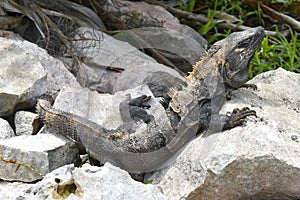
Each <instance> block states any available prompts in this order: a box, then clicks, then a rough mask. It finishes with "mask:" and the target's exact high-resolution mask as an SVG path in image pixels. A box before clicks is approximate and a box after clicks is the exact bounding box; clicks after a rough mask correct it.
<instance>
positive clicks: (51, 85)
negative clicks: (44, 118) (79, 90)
mask: <svg viewBox="0 0 300 200" xmlns="http://www.w3.org/2000/svg"><path fill="white" fill-rule="evenodd" d="M10 42H11V43H13V44H15V45H17V46H18V47H20V48H22V49H24V50H26V51H27V52H30V53H31V54H32V55H34V56H35V58H36V59H38V61H39V62H40V63H41V64H42V66H43V67H44V69H45V72H46V73H47V92H48V93H49V94H51V95H56V94H57V92H58V91H59V90H60V89H61V88H62V87H80V84H79V83H78V82H77V81H76V78H75V77H74V76H73V74H72V73H71V72H69V71H68V70H67V69H66V67H65V65H64V63H63V62H62V61H61V60H59V59H57V58H53V57H51V56H50V55H49V54H48V53H47V51H46V50H45V49H42V48H40V47H38V46H37V45H36V44H33V43H30V42H28V41H26V40H25V41H21V40H10Z"/></svg>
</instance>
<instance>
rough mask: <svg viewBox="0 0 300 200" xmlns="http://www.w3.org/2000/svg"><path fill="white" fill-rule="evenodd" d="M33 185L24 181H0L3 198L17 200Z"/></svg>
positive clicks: (0, 192)
mask: <svg viewBox="0 0 300 200" xmlns="http://www.w3.org/2000/svg"><path fill="white" fill-rule="evenodd" d="M32 185H33V184H29V183H22V182H5V181H0V197H1V199H7V200H16V199H17V198H20V196H21V194H23V192H24V191H25V190H26V189H28V188H30V187H31V186H32ZM32 200H33V199H32Z"/></svg>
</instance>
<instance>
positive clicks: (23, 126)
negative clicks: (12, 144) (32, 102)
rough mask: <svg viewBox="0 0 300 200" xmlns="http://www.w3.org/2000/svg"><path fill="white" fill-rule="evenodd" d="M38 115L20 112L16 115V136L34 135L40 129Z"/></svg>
mask: <svg viewBox="0 0 300 200" xmlns="http://www.w3.org/2000/svg"><path fill="white" fill-rule="evenodd" d="M37 118H38V115H37V114H35V113H32V112H27V111H18V112H16V114H15V126H16V135H17V136H18V135H33V134H35V133H37V129H38V121H37Z"/></svg>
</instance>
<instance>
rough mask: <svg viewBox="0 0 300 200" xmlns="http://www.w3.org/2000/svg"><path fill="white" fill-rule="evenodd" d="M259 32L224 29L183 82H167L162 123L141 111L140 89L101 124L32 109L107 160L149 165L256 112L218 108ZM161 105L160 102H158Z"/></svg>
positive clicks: (131, 166)
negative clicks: (108, 123)
mask: <svg viewBox="0 0 300 200" xmlns="http://www.w3.org/2000/svg"><path fill="white" fill-rule="evenodd" d="M263 37H264V29H263V28H262V27H257V28H252V29H249V30H246V31H242V32H236V33H232V34H230V35H229V36H228V37H227V38H225V39H223V40H221V41H218V42H216V43H215V44H214V45H213V46H212V47H211V48H210V50H209V51H208V52H207V54H206V55H205V56H204V57H203V58H202V59H201V60H200V61H199V62H198V63H196V64H195V65H194V67H193V71H192V72H191V73H190V75H189V76H187V77H186V83H187V86H186V87H183V88H182V89H181V90H177V89H175V88H172V89H171V90H170V92H169V97H170V99H166V100H165V101H164V105H165V109H163V111H164V112H166V114H167V119H166V121H165V123H161V122H159V121H157V120H156V118H155V117H154V114H153V113H152V114H151V113H149V112H147V111H148V108H149V106H148V105H147V104H146V103H147V101H149V99H150V97H148V96H146V95H142V96H141V97H138V98H133V99H130V98H128V99H127V100H126V101H124V102H123V103H121V105H120V111H121V113H122V115H123V118H124V124H123V125H122V126H120V127H119V128H117V129H116V130H107V129H105V128H104V127H102V126H100V125H99V124H97V123H94V122H92V121H90V120H88V119H85V118H82V117H79V116H76V115H73V114H71V113H66V112H62V111H59V110H55V109H53V108H52V107H51V106H50V105H48V104H47V102H45V101H39V103H38V105H37V111H38V113H39V115H40V117H41V118H42V119H43V120H44V123H45V125H46V127H49V128H51V129H53V130H54V131H56V132H59V133H61V134H64V135H66V136H67V137H69V138H71V139H73V140H75V141H76V142H78V143H79V144H81V145H82V146H83V147H84V148H85V149H86V151H87V152H88V153H89V154H90V156H91V157H93V158H95V159H97V160H99V161H101V162H106V161H109V162H111V163H112V164H114V165H117V166H119V167H121V168H123V169H125V170H127V171H129V172H147V171H153V170H156V169H158V168H160V167H164V166H166V165H167V164H169V163H170V162H171V161H172V160H173V158H174V156H176V155H177V154H178V153H179V152H180V150H181V149H183V147H184V145H186V144H187V143H188V142H189V141H191V140H192V139H193V138H194V137H195V136H196V135H199V134H201V133H203V132H204V130H205V131H208V130H209V131H210V132H212V133H215V132H219V131H222V130H224V129H229V128H233V127H235V126H239V125H242V124H244V123H245V122H246V121H245V118H246V117H247V116H251V115H253V116H255V115H256V113H255V111H253V110H250V109H249V108H242V109H234V110H233V112H232V113H231V114H230V115H221V114H219V110H220V108H221V106H222V105H223V103H224V102H225V100H226V96H227V95H228V92H230V91H231V90H233V89H237V88H239V87H248V86H250V87H254V86H253V85H246V84H245V82H246V81H247V76H248V72H249V62H250V61H251V59H252V57H253V55H254V53H255V51H256V50H257V49H258V48H259V47H260V43H261V41H262V39H263ZM162 108H163V107H162Z"/></svg>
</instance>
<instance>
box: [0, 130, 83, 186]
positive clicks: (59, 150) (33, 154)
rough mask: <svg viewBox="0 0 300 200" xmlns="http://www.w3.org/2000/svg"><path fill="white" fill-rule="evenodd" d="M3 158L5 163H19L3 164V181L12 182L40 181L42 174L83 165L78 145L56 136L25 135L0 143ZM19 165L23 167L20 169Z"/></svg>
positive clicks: (0, 175) (0, 163)
mask: <svg viewBox="0 0 300 200" xmlns="http://www.w3.org/2000/svg"><path fill="white" fill-rule="evenodd" d="M0 155H1V156H2V158H3V159H5V160H12V161H16V162H17V163H13V162H9V163H6V162H3V161H2V162H0V169H1V170H0V178H1V179H3V180H9V181H13V180H17V181H23V182H32V181H36V180H39V179H41V178H42V176H41V175H45V174H47V173H49V172H51V171H52V170H54V169H56V168H58V167H60V166H63V165H66V164H69V163H78V162H79V155H78V150H77V148H76V145H75V143H74V142H72V141H71V140H69V139H67V138H65V137H62V136H60V135H53V134H38V135H24V136H16V137H13V138H10V139H5V140H0ZM19 163H22V165H20V166H19ZM25 165H26V166H25Z"/></svg>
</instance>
